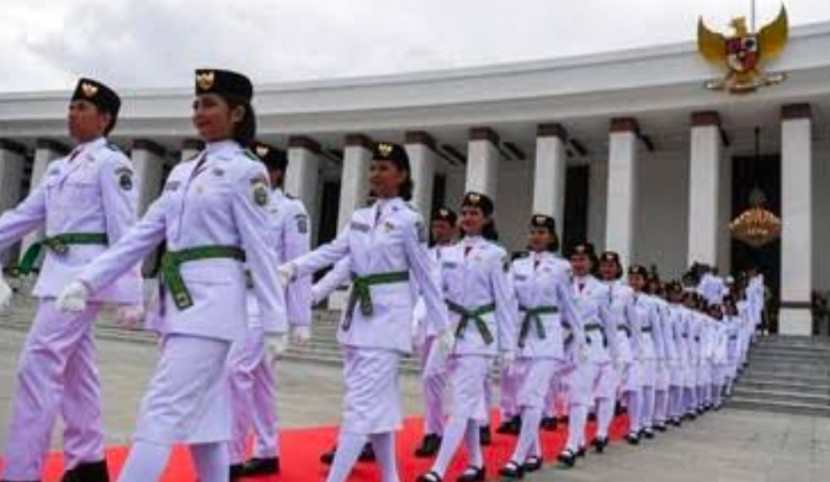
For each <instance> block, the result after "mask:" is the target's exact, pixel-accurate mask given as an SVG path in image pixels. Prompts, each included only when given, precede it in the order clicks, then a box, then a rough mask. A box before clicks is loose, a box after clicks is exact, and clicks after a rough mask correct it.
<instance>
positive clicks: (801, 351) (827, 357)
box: [729, 336, 830, 417]
mask: <svg viewBox="0 0 830 482" xmlns="http://www.w3.org/2000/svg"><path fill="white" fill-rule="evenodd" d="M729 406H730V407H734V408H740V409H747V410H763V411H772V412H785V413H796V414H803V415H815V416H823V417H830V339H827V338H812V337H794V336H768V337H763V338H760V339H759V340H758V342H757V343H756V344H755V345H754V346H753V347H752V349H751V351H750V356H749V366H748V367H747V368H746V369H745V370H744V372H743V374H742V375H741V376H740V378H739V379H738V383H737V385H736V386H735V390H734V392H733V395H732V397H731V399H730V401H729Z"/></svg>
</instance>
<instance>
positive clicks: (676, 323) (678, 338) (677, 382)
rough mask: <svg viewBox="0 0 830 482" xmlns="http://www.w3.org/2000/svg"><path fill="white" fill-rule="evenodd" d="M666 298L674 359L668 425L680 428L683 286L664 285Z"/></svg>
mask: <svg viewBox="0 0 830 482" xmlns="http://www.w3.org/2000/svg"><path fill="white" fill-rule="evenodd" d="M666 296H667V297H668V302H669V315H668V320H669V321H668V323H667V330H666V331H665V332H664V335H665V336H666V337H671V342H672V343H673V345H674V354H675V358H674V359H673V360H672V361H670V363H669V409H668V423H670V424H671V425H672V426H674V427H679V426H680V419H681V417H682V416H683V389H684V386H685V382H686V373H687V369H686V366H687V358H688V354H689V348H688V343H687V339H688V337H687V336H684V331H685V324H686V317H688V316H689V310H688V309H686V307H685V306H683V303H682V301H683V285H681V284H680V282H678V281H672V282H670V283H668V284H667V285H666Z"/></svg>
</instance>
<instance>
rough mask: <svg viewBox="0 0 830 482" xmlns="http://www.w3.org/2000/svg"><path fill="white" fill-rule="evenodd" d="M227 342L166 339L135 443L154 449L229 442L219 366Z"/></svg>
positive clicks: (225, 390)
mask: <svg viewBox="0 0 830 482" xmlns="http://www.w3.org/2000/svg"><path fill="white" fill-rule="evenodd" d="M230 345H231V344H230V342H228V341H225V340H218V339H213V338H204V337H198V336H189V335H175V334H173V335H167V336H165V337H164V340H163V342H162V345H161V357H160V359H159V361H158V364H157V365H156V372H155V374H154V375H153V378H152V379H151V380H150V387H149V388H148V390H147V393H146V394H145V395H144V399H143V400H142V402H141V408H140V411H139V415H138V421H137V425H138V428H137V429H136V432H135V439H136V440H144V441H148V442H154V443H158V444H174V443H186V444H200V443H211V442H226V441H229V440H230V438H231V406H230V393H229V391H228V382H227V378H226V374H227V372H226V370H225V364H226V361H227V357H228V350H229V349H230Z"/></svg>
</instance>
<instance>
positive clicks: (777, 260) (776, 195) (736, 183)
mask: <svg viewBox="0 0 830 482" xmlns="http://www.w3.org/2000/svg"><path fill="white" fill-rule="evenodd" d="M756 187H757V188H759V189H760V190H761V191H762V192H763V193H764V196H765V197H766V204H764V207H765V208H766V209H768V210H770V211H772V212H773V213H775V215H776V216H779V217H780V216H781V157H780V156H779V155H778V154H773V155H764V156H760V157H758V158H756V157H755V156H736V157H733V158H732V216H731V217H730V220H731V219H735V217H736V216H738V215H739V214H741V213H742V212H744V211H745V210H746V209H748V208H749V207H750V204H749V196H750V194H751V193H752V191H753V189H755V188H756ZM731 242H732V248H731V249H732V272H733V273H738V272H741V271H744V270H746V269H748V268H750V267H752V266H756V267H758V268H759V269H760V270H761V272H762V273H763V274H764V281H765V282H766V284H767V286H768V287H769V289H770V291H771V292H772V298H771V302H770V306H769V312H770V313H771V314H773V315H774V316H770V317H769V319H768V322H769V326H768V327H767V328H768V329H769V330H770V332H771V333H777V332H778V319H777V313H778V306H777V304H778V301H777V300H778V299H779V293H780V286H781V241H780V240H776V241H773V242H771V243H769V244H767V245H766V246H762V247H761V248H753V247H751V246H749V245H746V244H744V243H742V242H740V241H737V240H735V239H732V240H731Z"/></svg>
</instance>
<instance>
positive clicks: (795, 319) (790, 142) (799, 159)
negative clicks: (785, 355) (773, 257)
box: [778, 104, 813, 335]
mask: <svg viewBox="0 0 830 482" xmlns="http://www.w3.org/2000/svg"><path fill="white" fill-rule="evenodd" d="M811 125H812V121H811V109H810V105H809V104H792V105H786V106H784V107H783V108H782V110H781V167H782V168H781V224H782V226H781V228H782V229H781V311H780V312H779V318H778V326H779V332H780V333H781V334H782V335H810V334H811V333H812V326H813V322H812V314H811V312H810V298H811V291H812V289H813V283H812V267H813V245H812V244H813V243H812V239H813V236H812V230H813V228H812V222H811V220H812V187H811V186H812V160H813V155H812V138H811V132H810V131H811Z"/></svg>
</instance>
